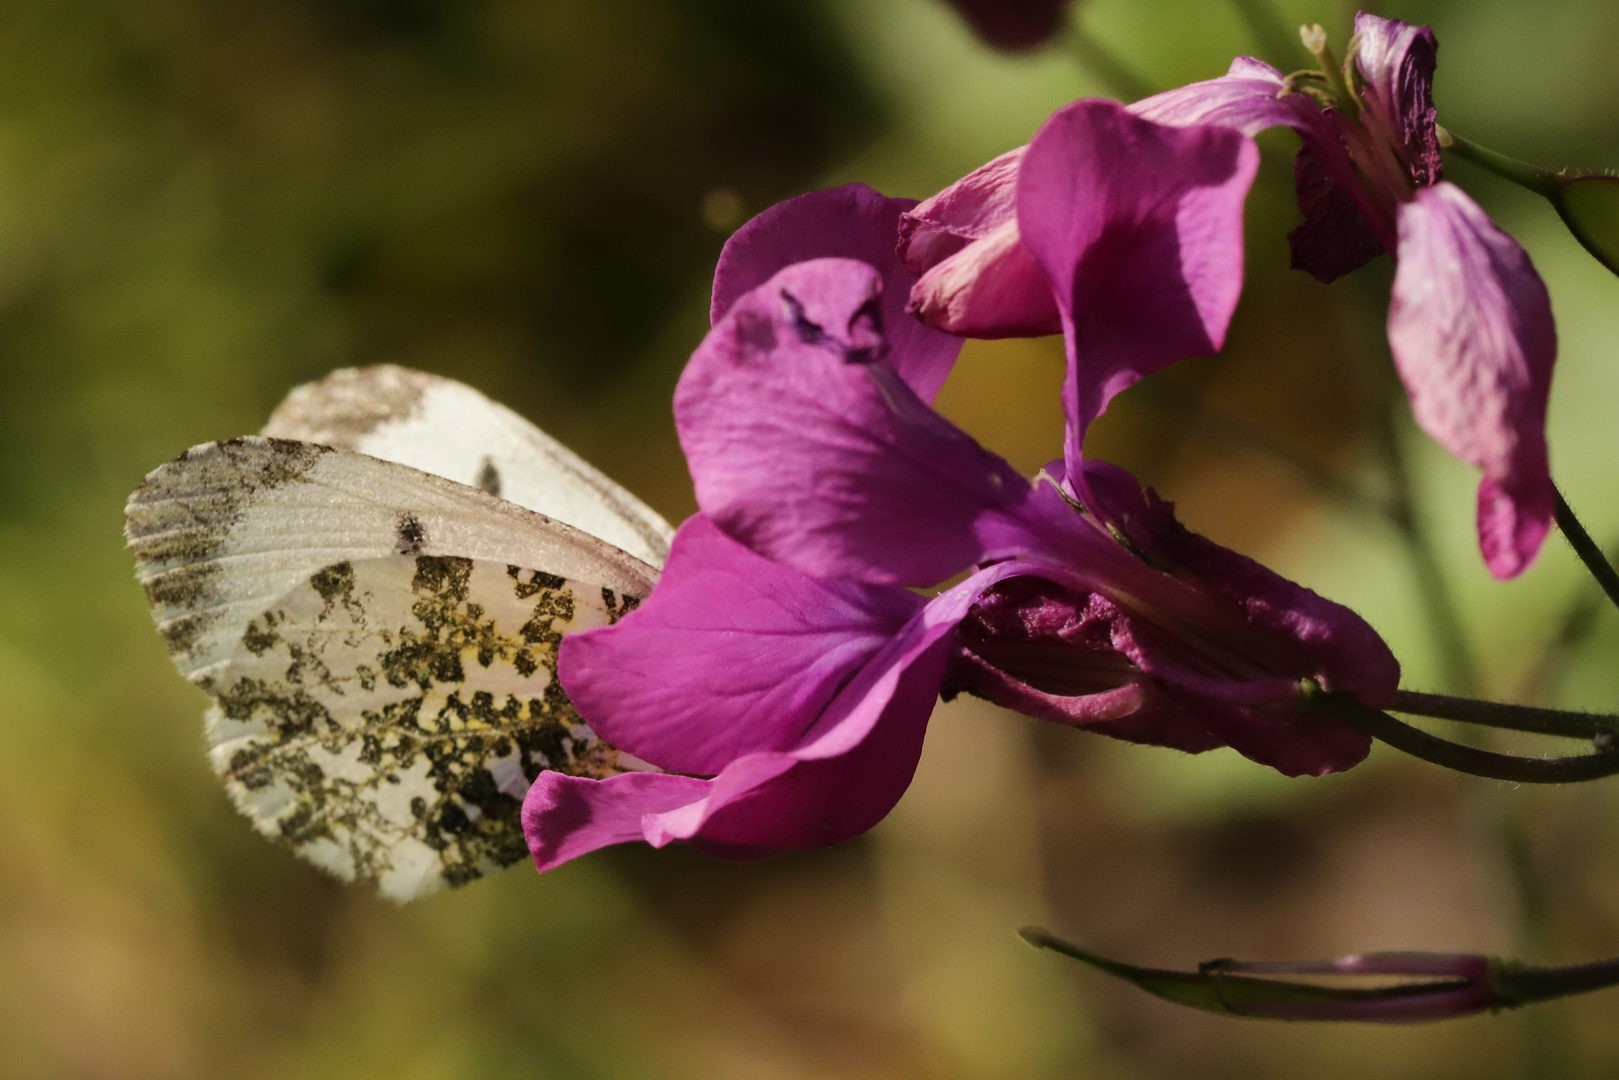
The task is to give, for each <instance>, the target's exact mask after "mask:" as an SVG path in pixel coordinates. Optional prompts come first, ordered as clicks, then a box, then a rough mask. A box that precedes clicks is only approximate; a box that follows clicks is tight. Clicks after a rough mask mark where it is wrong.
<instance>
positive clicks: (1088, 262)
mask: <svg viewBox="0 0 1619 1080" xmlns="http://www.w3.org/2000/svg"><path fill="white" fill-rule="evenodd" d="M1258 167H1259V150H1258V148H1257V147H1256V146H1255V145H1254V143H1253V140H1251V139H1249V138H1247V137H1246V136H1243V135H1241V134H1239V133H1237V132H1236V131H1233V130H1231V129H1229V128H1226V127H1219V126H1199V127H1188V128H1178V127H1168V126H1165V125H1162V124H1157V123H1153V122H1151V121H1147V120H1142V119H1140V118H1139V117H1137V116H1135V115H1133V114H1132V113H1131V112H1129V111H1127V110H1126V109H1124V108H1123V107H1122V106H1120V105H1118V104H1116V103H1114V102H1109V101H1081V102H1076V103H1075V104H1073V105H1070V106H1068V107H1067V108H1065V109H1062V110H1061V111H1059V112H1057V113H1056V114H1055V115H1054V116H1052V117H1051V119H1050V120H1048V121H1046V123H1045V125H1044V126H1043V127H1042V128H1041V129H1040V131H1039V133H1038V134H1036V135H1035V137H1034V140H1033V141H1032V142H1031V143H1030V144H1029V150H1028V153H1027V154H1026V155H1025V157H1024V160H1023V164H1022V168H1021V173H1020V176H1019V179H1018V196H1017V197H1018V224H1019V228H1020V229H1021V231H1022V235H1023V242H1024V244H1025V245H1026V246H1027V247H1028V248H1029V250H1030V252H1031V253H1032V254H1033V255H1034V257H1035V259H1036V261H1038V262H1039V263H1040V265H1041V266H1042V267H1043V268H1044V269H1045V272H1046V276H1047V277H1048V278H1049V279H1050V282H1051V286H1052V290H1053V292H1054V293H1055V295H1056V300H1057V307H1058V310H1059V311H1060V312H1061V313H1062V318H1063V324H1064V334H1065V336H1066V337H1067V339H1068V342H1067V344H1068V378H1067V382H1066V384H1065V387H1064V407H1065V410H1066V412H1067V415H1068V424H1069V432H1068V444H1067V446H1066V453H1067V456H1068V459H1069V460H1070V461H1074V462H1077V461H1078V460H1079V458H1080V453H1079V444H1080V440H1081V438H1082V436H1083V433H1084V431H1085V428H1086V427H1088V426H1089V424H1090V422H1091V421H1092V420H1094V419H1095V418H1096V417H1097V416H1098V415H1100V414H1101V412H1102V410H1103V409H1104V408H1105V407H1106V405H1107V402H1108V400H1109V399H1111V398H1112V397H1113V395H1115V394H1117V393H1118V392H1119V391H1121V390H1123V389H1125V388H1126V387H1128V386H1130V385H1131V384H1132V383H1134V382H1135V381H1136V380H1137V379H1139V378H1141V377H1142V376H1143V375H1146V374H1148V373H1150V372H1153V371H1157V370H1158V369H1159V368H1162V367H1164V366H1166V365H1168V364H1171V363H1174V362H1175V361H1177V360H1182V359H1185V358H1187V357H1191V356H1197V355H1204V354H1208V353H1212V352H1217V351H1219V349H1220V346H1221V344H1222V343H1223V342H1224V339H1225V331H1226V326H1227V325H1228V323H1229V322H1230V319H1231V313H1232V311H1233V310H1234V309H1235V308H1236V305H1237V298H1238V296H1239V295H1240V294H1241V292H1242V255H1243V252H1242V206H1243V200H1244V199H1245V198H1246V197H1247V194H1248V187H1249V185H1250V184H1252V183H1253V179H1254V173H1255V172H1256V170H1257V169H1258Z"/></svg>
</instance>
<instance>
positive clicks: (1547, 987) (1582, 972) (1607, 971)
mask: <svg viewBox="0 0 1619 1080" xmlns="http://www.w3.org/2000/svg"><path fill="white" fill-rule="evenodd" d="M1490 982H1491V983H1492V984H1493V989H1494V990H1495V992H1496V994H1497V995H1498V996H1500V997H1502V998H1505V999H1507V1000H1508V1001H1509V1002H1511V1003H1512V1004H1514V1005H1516V1004H1522V1003H1525V1002H1530V1001H1555V1000H1556V999H1557V998H1562V997H1569V996H1570V995H1573V994H1588V993H1590V992H1591V991H1592V990H1605V989H1607V988H1608V987H1610V986H1619V957H1616V958H1614V959H1612V960H1597V961H1594V962H1592V963H1589V964H1579V965H1577V966H1574V967H1561V968H1546V967H1515V966H1512V965H1510V964H1499V965H1498V966H1497V968H1496V970H1494V971H1492V972H1491V973H1490Z"/></svg>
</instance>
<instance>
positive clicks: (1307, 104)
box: [1130, 56, 1336, 140]
mask: <svg viewBox="0 0 1619 1080" xmlns="http://www.w3.org/2000/svg"><path fill="white" fill-rule="evenodd" d="M1282 85H1283V83H1282V74H1281V72H1279V71H1277V70H1276V69H1275V68H1273V67H1271V66H1270V65H1269V64H1266V63H1262V62H1261V61H1258V60H1255V59H1253V58H1252V57H1249V56H1239V57H1237V58H1236V59H1235V60H1233V61H1231V68H1230V70H1228V71H1227V72H1226V73H1225V74H1224V75H1222V76H1220V77H1219V78H1217V79H1205V80H1204V81H1202V82H1195V83H1188V84H1187V85H1185V86H1181V87H1177V88H1176V89H1174V90H1166V91H1164V92H1163V93H1162V94H1154V95H1153V96H1152V97H1149V98H1142V99H1141V100H1140V101H1138V102H1136V103H1135V104H1134V105H1131V106H1130V111H1131V112H1133V113H1135V114H1136V115H1137V116H1139V117H1141V118H1142V119H1143V120H1151V121H1153V122H1155V123H1159V124H1171V125H1174V126H1175V127H1187V126H1190V125H1192V124H1219V125H1221V126H1222V127H1229V128H1235V129H1236V130H1238V131H1240V132H1242V133H1243V134H1244V135H1250V136H1252V135H1258V134H1259V133H1260V132H1261V131H1264V130H1265V129H1266V128H1271V127H1276V126H1277V125H1278V124H1285V125H1286V126H1288V127H1291V128H1294V129H1295V130H1297V131H1298V132H1299V133H1300V134H1301V135H1304V136H1305V137H1306V138H1312V139H1322V140H1330V139H1333V138H1336V135H1335V133H1334V132H1333V131H1332V128H1331V126H1330V125H1329V124H1327V123H1326V122H1325V119H1324V117H1322V115H1321V110H1320V109H1319V108H1317V107H1316V105H1315V103H1314V102H1312V101H1310V100H1309V99H1308V98H1306V97H1304V96H1303V95H1302V94H1287V95H1285V96H1283V95H1282V93H1281V91H1282Z"/></svg>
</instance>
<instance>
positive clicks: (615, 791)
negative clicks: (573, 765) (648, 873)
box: [523, 772, 710, 870]
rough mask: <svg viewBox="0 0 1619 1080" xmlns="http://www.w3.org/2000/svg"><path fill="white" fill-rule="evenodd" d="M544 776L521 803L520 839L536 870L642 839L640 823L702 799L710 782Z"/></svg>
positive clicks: (637, 775)
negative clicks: (601, 849)
mask: <svg viewBox="0 0 1619 1080" xmlns="http://www.w3.org/2000/svg"><path fill="white" fill-rule="evenodd" d="M575 779H584V778H583V777H572V776H564V775H563V774H561V773H556V772H543V773H541V774H540V776H539V779H537V780H535V781H534V783H533V784H532V785H530V786H529V789H528V796H527V797H526V798H525V799H524V800H523V835H524V836H525V837H526V838H527V839H528V850H529V853H530V854H531V855H532V856H533V857H534V865H535V867H536V868H538V869H540V870H549V869H551V868H552V867H555V866H560V865H562V864H563V863H565V862H567V861H568V860H569V859H577V858H578V857H579V856H581V855H587V854H589V853H590V852H592V851H595V850H596V849H598V848H604V847H607V846H609V845H611V844H624V843H628V842H629V841H631V840H640V839H642V837H643V835H644V832H643V829H642V825H641V822H642V821H643V819H645V818H648V817H653V816H656V815H658V814H661V813H665V812H667V811H670V810H675V809H678V808H679V807H682V806H685V805H686V804H688V803H690V802H692V801H694V800H697V799H701V798H702V797H703V795H704V793H706V792H707V790H708V787H709V784H710V781H707V780H699V779H697V778H695V777H691V776H671V775H669V774H667V773H650V772H630V773H621V774H619V775H618V776H614V777H610V778H608V779H606V780H585V782H584V783H582V784H574V783H567V782H566V781H570V780H575Z"/></svg>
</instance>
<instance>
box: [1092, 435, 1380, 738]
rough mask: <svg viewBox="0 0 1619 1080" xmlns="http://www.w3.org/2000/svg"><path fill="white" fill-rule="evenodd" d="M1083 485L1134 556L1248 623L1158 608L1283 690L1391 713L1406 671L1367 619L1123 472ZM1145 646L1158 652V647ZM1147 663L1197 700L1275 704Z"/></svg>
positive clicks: (1167, 658) (1167, 663) (1169, 599)
mask: <svg viewBox="0 0 1619 1080" xmlns="http://www.w3.org/2000/svg"><path fill="white" fill-rule="evenodd" d="M1077 479H1078V482H1076V483H1074V484H1073V486H1074V488H1075V490H1076V491H1078V492H1079V493H1080V497H1081V498H1084V499H1086V501H1087V505H1089V506H1090V507H1091V508H1092V510H1093V511H1094V512H1096V513H1097V514H1098V516H1100V517H1102V518H1103V519H1104V520H1105V521H1107V522H1108V523H1109V524H1110V525H1111V526H1113V527H1114V528H1115V529H1117V530H1118V531H1119V532H1120V534H1122V535H1123V536H1124V537H1125V539H1126V540H1128V541H1129V543H1130V544H1131V545H1132V546H1133V547H1135V548H1136V549H1137V550H1138V551H1142V552H1145V553H1147V555H1148V557H1149V558H1152V559H1153V560H1155V561H1157V562H1158V563H1160V564H1161V565H1163V566H1165V567H1166V568H1167V569H1168V570H1169V576H1171V577H1172V578H1173V579H1177V580H1182V581H1187V582H1195V583H1196V585H1197V586H1198V591H1199V592H1202V593H1205V594H1210V595H1212V596H1215V597H1219V598H1222V599H1223V600H1224V602H1225V605H1229V610H1230V611H1233V612H1235V613H1236V614H1237V615H1238V617H1239V619H1240V623H1238V624H1232V623H1229V622H1225V621H1224V620H1225V619H1226V618H1229V616H1225V615H1223V614H1222V612H1221V611H1220V610H1219V608H1217V607H1214V606H1212V605H1211V606H1208V607H1195V606H1193V605H1192V604H1190V603H1189V602H1188V600H1186V599H1183V598H1178V597H1176V596H1175V595H1173V594H1172V593H1169V592H1167V591H1165V592H1160V593H1157V594H1154V595H1150V596H1148V597H1145V598H1146V599H1148V600H1149V601H1150V602H1151V603H1152V604H1153V605H1154V606H1155V607H1157V608H1159V609H1160V610H1163V611H1166V612H1169V613H1171V614H1175V615H1177V616H1178V617H1179V618H1182V619H1184V620H1185V621H1187V622H1189V623H1191V624H1192V625H1195V626H1199V627H1201V628H1203V630H1204V632H1205V635H1206V636H1209V637H1212V638H1214V639H1215V640H1223V641H1225V642H1226V643H1227V644H1228V645H1229V646H1231V647H1234V648H1237V649H1240V650H1241V651H1242V652H1244V653H1245V654H1246V655H1248V656H1250V657H1252V658H1253V659H1254V660H1255V662H1256V663H1257V664H1258V665H1259V666H1260V667H1261V668H1262V669H1268V670H1269V671H1271V672H1272V673H1274V675H1275V677H1276V678H1277V679H1279V680H1283V681H1287V682H1292V683H1295V684H1296V682H1297V680H1299V679H1301V678H1305V677H1309V678H1313V679H1315V680H1316V681H1318V682H1319V683H1320V684H1321V685H1322V687H1323V688H1325V689H1327V690H1333V691H1337V690H1342V691H1347V692H1349V693H1352V694H1354V695H1355V697H1356V698H1357V699H1358V700H1359V701H1360V702H1361V704H1363V705H1367V706H1369V707H1371V708H1374V709H1380V708H1383V707H1384V706H1386V705H1387V704H1388V703H1389V701H1390V699H1391V698H1392V697H1393V695H1394V691H1395V690H1396V689H1397V688H1398V687H1399V683H1400V664H1399V661H1398V660H1396V659H1395V658H1394V654H1393V653H1391V652H1390V651H1389V648H1388V646H1387V645H1386V644H1384V643H1383V639H1382V638H1381V637H1379V636H1378V634H1377V631H1375V630H1373V629H1372V628H1371V627H1370V626H1368V625H1367V624H1366V622H1365V620H1363V619H1362V618H1361V617H1360V616H1359V615H1356V614H1355V613H1354V612H1353V611H1351V610H1349V609H1348V608H1346V607H1344V606H1343V605H1341V604H1336V603H1333V602H1332V601H1331V600H1328V599H1326V598H1325V597H1322V596H1320V595H1318V594H1317V593H1315V592H1313V591H1311V590H1309V589H1306V588H1305V587H1304V586H1302V585H1299V584H1297V583H1296V582H1292V581H1289V580H1287V579H1286V578H1284V577H1282V576H1281V575H1279V574H1276V573H1274V572H1273V571H1271V570H1269V569H1267V568H1266V567H1264V566H1262V565H1260V564H1259V563H1257V562H1255V561H1254V560H1252V559H1250V558H1248V557H1247V556H1245V555H1239V554H1237V553H1236V552H1235V551H1231V550H1230V549H1228V548H1224V547H1221V546H1220V545H1219V544H1216V543H1214V542H1213V541H1212V540H1209V539H1208V538H1206V537H1203V536H1199V535H1198V534H1197V533H1194V532H1192V531H1190V530H1189V529H1187V528H1186V527H1185V526H1184V525H1182V524H1181V523H1180V522H1179V521H1177V520H1176V519H1175V508H1174V506H1173V504H1171V503H1167V502H1164V501H1163V500H1162V499H1159V498H1158V496H1157V495H1156V494H1155V493H1154V492H1151V491H1148V492H1146V493H1143V492H1142V491H1141V488H1140V486H1139V485H1138V484H1137V483H1136V481H1135V478H1134V477H1132V476H1130V474H1129V473H1127V472H1125V471H1124V470H1123V469H1120V468H1118V467H1117V466H1113V465H1109V464H1106V463H1104V462H1098V461H1088V462H1085V463H1084V466H1083V472H1082V473H1081V474H1080V475H1079V476H1078V478H1077ZM1141 645H1142V647H1143V649H1146V650H1152V649H1154V648H1155V646H1154V644H1153V642H1152V641H1150V640H1147V641H1143V642H1142V643H1141ZM1142 662H1143V664H1144V666H1147V667H1150V668H1153V669H1154V673H1155V674H1157V675H1159V676H1160V677H1161V678H1163V679H1165V680H1166V681H1168V682H1172V683H1174V684H1176V685H1179V686H1181V687H1182V688H1183V689H1185V690H1187V691H1188V692H1195V693H1201V694H1204V695H1206V696H1209V697H1216V698H1221V699H1223V700H1227V701H1230V702H1232V703H1233V704H1241V705H1255V704H1259V703H1261V702H1262V701H1263V700H1264V697H1265V694H1266V692H1265V691H1263V690H1260V691H1259V692H1257V693H1248V692H1244V691H1242V690H1241V689H1240V688H1231V689H1221V688H1219V687H1218V686H1215V685H1212V684H1210V683H1209V682H1208V681H1206V678H1205V676H1204V674H1203V673H1202V672H1199V671H1197V670H1195V669H1193V668H1191V667H1190V666H1189V665H1187V664H1185V663H1184V662H1182V661H1179V660H1178V659H1177V658H1176V656H1175V654H1174V653H1172V652H1170V651H1168V650H1159V652H1158V655H1156V656H1155V655H1153V654H1152V653H1145V654H1144V655H1143V657H1142ZM1316 722H1317V721H1315V720H1312V721H1311V723H1316Z"/></svg>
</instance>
